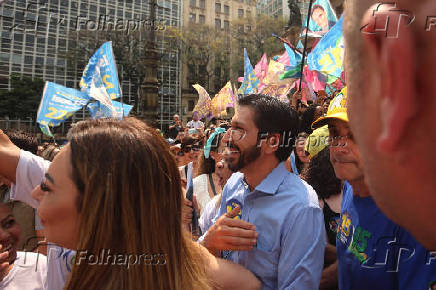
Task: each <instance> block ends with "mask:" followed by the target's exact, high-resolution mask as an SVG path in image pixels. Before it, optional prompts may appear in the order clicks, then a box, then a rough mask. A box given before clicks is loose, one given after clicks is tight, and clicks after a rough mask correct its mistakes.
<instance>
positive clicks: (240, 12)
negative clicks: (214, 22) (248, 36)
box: [238, 8, 244, 18]
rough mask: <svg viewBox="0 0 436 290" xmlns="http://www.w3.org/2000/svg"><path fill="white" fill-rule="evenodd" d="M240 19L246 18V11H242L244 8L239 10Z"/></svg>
mask: <svg viewBox="0 0 436 290" xmlns="http://www.w3.org/2000/svg"><path fill="white" fill-rule="evenodd" d="M238 17H239V18H243V17H244V9H242V8H239V9H238Z"/></svg>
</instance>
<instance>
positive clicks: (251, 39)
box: [231, 15, 287, 78]
mask: <svg viewBox="0 0 436 290" xmlns="http://www.w3.org/2000/svg"><path fill="white" fill-rule="evenodd" d="M286 25H287V23H286V20H285V19H283V18H282V17H277V18H275V17H271V16H267V15H258V16H256V18H248V19H247V18H245V19H241V20H238V21H233V22H232V25H231V34H232V38H233V39H234V43H235V45H234V47H235V51H236V52H237V53H234V54H233V55H234V58H233V59H232V64H233V66H232V71H233V72H236V73H238V72H240V71H241V70H242V71H243V68H244V53H243V50H244V47H245V48H246V49H247V53H248V57H249V58H250V61H251V64H252V65H253V66H254V65H255V64H256V63H257V62H258V61H259V60H260V58H261V57H262V54H263V53H266V54H267V56H268V57H272V56H274V55H277V54H279V53H281V52H282V51H283V43H282V42H281V41H280V40H278V39H277V38H276V37H274V36H272V34H276V35H279V36H280V35H282V34H283V32H284V31H285V28H286ZM248 28H249V29H248ZM239 76H242V75H239ZM232 77H233V78H235V77H238V76H236V75H232Z"/></svg>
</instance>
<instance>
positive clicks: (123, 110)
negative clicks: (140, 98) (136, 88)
mask: <svg viewBox="0 0 436 290" xmlns="http://www.w3.org/2000/svg"><path fill="white" fill-rule="evenodd" d="M112 105H113V106H114V108H115V113H114V115H113V116H110V117H113V118H119V119H122V118H123V117H127V116H129V113H130V111H131V110H132V108H133V106H132V105H128V104H122V103H120V102H117V101H112ZM86 107H87V109H88V111H89V113H90V114H91V117H92V118H93V119H99V118H102V117H108V116H105V115H104V114H103V111H102V110H101V108H100V102H93V103H89V104H88V105H87V106H86Z"/></svg>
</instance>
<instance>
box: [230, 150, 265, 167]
mask: <svg viewBox="0 0 436 290" xmlns="http://www.w3.org/2000/svg"><path fill="white" fill-rule="evenodd" d="M230 147H231V148H235V149H238V151H239V152H240V154H239V159H238V160H237V162H236V163H235V164H234V163H233V162H232V161H234V158H232V159H233V160H229V162H227V164H228V166H229V169H230V170H231V171H233V172H237V171H240V170H241V169H243V168H245V167H247V166H248V165H250V163H252V162H254V161H256V160H257V158H258V157H259V156H260V153H261V149H260V147H259V146H257V145H254V146H252V147H249V148H247V149H245V150H244V151H241V150H240V149H239V148H238V147H237V146H236V145H233V144H232V145H231V146H230Z"/></svg>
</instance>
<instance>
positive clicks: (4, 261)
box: [0, 245, 9, 281]
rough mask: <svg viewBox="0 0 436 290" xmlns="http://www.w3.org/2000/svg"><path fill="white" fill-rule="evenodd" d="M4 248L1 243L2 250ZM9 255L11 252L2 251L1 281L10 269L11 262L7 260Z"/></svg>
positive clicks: (0, 264)
mask: <svg viewBox="0 0 436 290" xmlns="http://www.w3.org/2000/svg"><path fill="white" fill-rule="evenodd" d="M2 248H3V246H2V245H0V251H1V249H2ZM8 257H9V252H8V251H6V252H3V253H0V281H3V279H4V278H5V277H6V276H7V275H8V272H9V271H8V269H9V262H7V259H8Z"/></svg>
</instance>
